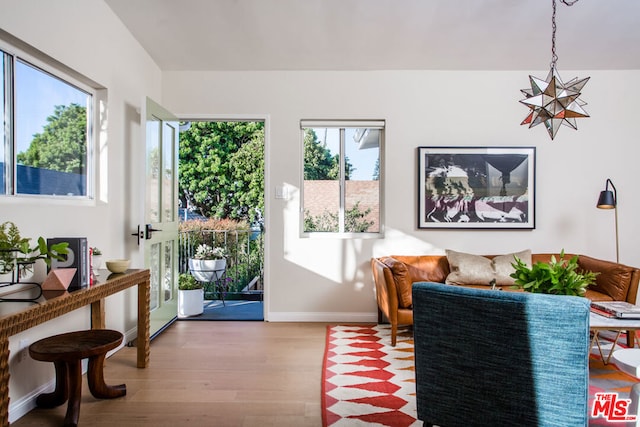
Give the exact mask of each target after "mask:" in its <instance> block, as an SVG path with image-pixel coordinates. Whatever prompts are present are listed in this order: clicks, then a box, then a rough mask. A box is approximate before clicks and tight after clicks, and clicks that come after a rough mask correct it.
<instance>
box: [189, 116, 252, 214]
mask: <svg viewBox="0 0 640 427" xmlns="http://www.w3.org/2000/svg"><path fill="white" fill-rule="evenodd" d="M263 141H264V123H263V122H193V123H192V124H191V127H190V128H189V129H188V130H187V131H185V132H182V133H181V134H180V161H179V179H178V185H179V192H180V199H181V202H182V206H187V205H189V206H195V207H196V211H198V212H199V213H200V214H202V215H204V216H207V217H216V218H234V219H246V220H249V221H251V220H253V219H254V218H253V216H254V215H255V211H254V210H252V208H259V209H262V208H263V203H264V202H263V200H262V199H263V194H264V149H263V148H262V147H263V145H262V144H263ZM246 145H247V146H246ZM245 192H246V194H244V193H245Z"/></svg>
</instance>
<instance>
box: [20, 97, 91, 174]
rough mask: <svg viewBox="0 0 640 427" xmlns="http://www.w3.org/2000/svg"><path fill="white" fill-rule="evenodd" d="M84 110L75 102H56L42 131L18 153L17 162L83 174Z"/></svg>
mask: <svg viewBox="0 0 640 427" xmlns="http://www.w3.org/2000/svg"><path fill="white" fill-rule="evenodd" d="M86 157H87V109H86V107H82V106H80V105H78V104H70V105H56V106H55V109H54V112H53V114H52V115H51V116H49V117H47V124H46V125H45V126H44V129H43V132H42V133H38V134H35V135H34V136H33V140H32V141H31V144H30V145H29V148H28V149H27V150H26V151H24V152H22V153H18V155H17V159H18V163H19V164H23V165H26V166H33V167H37V168H43V169H51V170H56V171H61V172H73V173H80V174H82V173H85V172H86Z"/></svg>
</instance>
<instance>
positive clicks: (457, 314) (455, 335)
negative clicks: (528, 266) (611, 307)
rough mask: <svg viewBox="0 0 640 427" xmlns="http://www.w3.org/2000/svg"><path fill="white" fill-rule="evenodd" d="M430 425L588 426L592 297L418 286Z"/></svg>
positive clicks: (425, 414) (422, 405) (423, 397)
mask: <svg viewBox="0 0 640 427" xmlns="http://www.w3.org/2000/svg"><path fill="white" fill-rule="evenodd" d="M413 319H414V336H415V363H416V391H417V409H418V419H420V420H422V421H423V422H424V425H425V426H427V425H438V426H443V427H456V426H460V427H470V426H491V427H498V426H518V427H522V426H558V427H568V426H586V425H587V422H588V407H587V406H588V391H589V389H588V382H589V301H588V300H587V299H586V298H581V297H570V296H559V295H542V294H530V293H526V292H507V291H491V290H484V289H473V288H466V287H461V286H453V285H443V284H438V283H427V282H418V283H414V284H413Z"/></svg>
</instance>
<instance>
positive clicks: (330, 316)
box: [266, 311, 378, 323]
mask: <svg viewBox="0 0 640 427" xmlns="http://www.w3.org/2000/svg"><path fill="white" fill-rule="evenodd" d="M266 320H267V321H269V322H324V323H377V322H378V314H377V313H362V312H356V313H345V312H284V311H277V312H274V311H272V312H268V313H267V317H266Z"/></svg>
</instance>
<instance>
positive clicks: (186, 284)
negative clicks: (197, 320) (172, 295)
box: [178, 273, 204, 317]
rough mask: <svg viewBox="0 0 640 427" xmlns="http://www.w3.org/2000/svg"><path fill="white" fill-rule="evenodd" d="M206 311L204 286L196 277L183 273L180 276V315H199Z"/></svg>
mask: <svg viewBox="0 0 640 427" xmlns="http://www.w3.org/2000/svg"><path fill="white" fill-rule="evenodd" d="M203 311H204V288H203V286H202V284H201V283H199V282H198V281H197V280H196V278H195V277H193V276H192V275H190V274H187V273H182V274H180V276H178V316H179V317H188V316H197V315H199V314H202V312H203Z"/></svg>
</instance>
